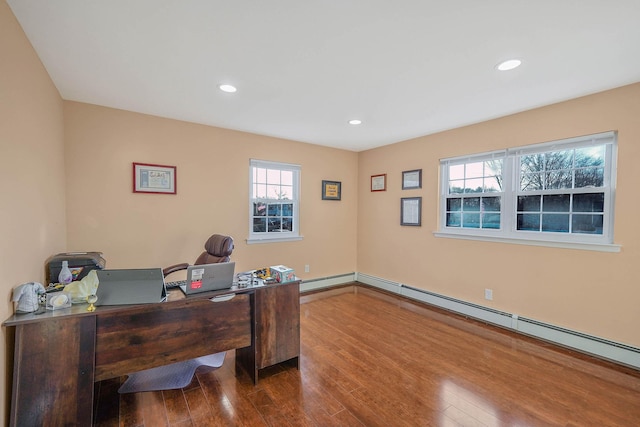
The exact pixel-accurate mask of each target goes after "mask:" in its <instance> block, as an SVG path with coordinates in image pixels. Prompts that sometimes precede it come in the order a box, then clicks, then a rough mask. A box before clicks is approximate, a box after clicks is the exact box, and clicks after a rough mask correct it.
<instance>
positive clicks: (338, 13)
mask: <svg viewBox="0 0 640 427" xmlns="http://www.w3.org/2000/svg"><path fill="white" fill-rule="evenodd" d="M7 3H8V4H9V5H10V6H11V9H12V10H13V12H14V14H15V15H16V17H17V19H18V21H19V22H20V24H21V25H22V28H23V29H24V31H25V33H26V34H27V37H28V38H29V40H30V41H31V43H32V44H33V46H34V48H35V50H36V52H37V53H38V55H39V57H40V59H41V60H42V62H43V64H44V66H45V67H46V69H47V70H48V72H49V74H50V76H51V78H52V79H53V82H54V83H55V85H56V86H57V88H58V90H59V91H60V94H61V96H62V98H64V99H66V100H74V101H81V102H87V103H91V104H98V105H104V106H108V107H114V108H120V109H124V110H130V111H136V112H141V113H146V114H153V115H157V116H162V117H170V118H174V119H179V120H186V121H190V122H196V123H202V124H207V125H212V126H219V127H223V128H229V129H237V130H242V131H247V132H253V133H257V134H262V135H270V136H276V137H282V138H288V139H293V140H296V141H302V142H308V143H313V144H320V145H327V146H331V147H340V148H344V149H348V150H353V151H361V150H365V149H369V148H373V147H377V146H382V145H386V144H391V143H394V142H398V141H402V140H406V139H410V138H413V137H417V136H421V135H427V134H431V133H435V132H439V131H442V130H446V129H452V128H456V127H460V126H464V125H468V124H472V123H477V122H480V121H484V120H487V119H492V118H496V117H500V116H504V115H508V114H511V113H514V112H519V111H524V110H528V109H531V108H535V107H539V106H543V105H547V104H551V103H555V102H558V101H562V100H566V99H570V98H575V97H578V96H582V95H586V94H590V93H594V92H598V91H602V90H606V89H610V88H614V87H618V86H622V85H625V84H629V83H634V82H638V81H640V0H483V1H480V0H449V1H446V0H440V1H435V0H396V1H389V0H302V1H301V0H271V1H261V0H227V1H222V0H180V1H176V0H103V1H96V0H92V1H88V0H55V1H45V0H7ZM513 57H515V58H519V59H521V60H522V61H523V64H522V66H521V67H519V68H517V69H515V70H513V71H509V72H499V71H497V70H495V68H494V67H495V65H496V64H497V63H498V62H500V61H502V60H504V59H508V58H513ZM220 83H231V84H233V85H235V86H237V88H238V91H237V92H236V93H235V94H226V93H223V92H221V91H219V90H218V89H217V85H218V84H220ZM352 118H359V119H361V120H363V124H362V125H359V126H352V125H349V124H348V123H347V122H348V120H349V119H352Z"/></svg>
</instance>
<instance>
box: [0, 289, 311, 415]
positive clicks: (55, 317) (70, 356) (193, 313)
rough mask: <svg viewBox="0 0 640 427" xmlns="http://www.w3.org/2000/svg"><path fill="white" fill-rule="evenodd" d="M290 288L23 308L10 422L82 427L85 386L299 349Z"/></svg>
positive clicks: (249, 363)
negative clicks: (229, 354) (231, 354)
mask: <svg viewBox="0 0 640 427" xmlns="http://www.w3.org/2000/svg"><path fill="white" fill-rule="evenodd" d="M299 284H300V282H292V283H287V284H277V285H268V286H265V287H257V288H245V289H238V290H235V291H232V293H233V294H235V296H234V298H232V299H230V300H222V301H219V302H215V299H214V301H211V300H210V299H213V297H219V296H220V295H222V294H229V293H230V292H229V291H228V290H227V291H219V292H212V293H207V294H201V295H198V296H192V297H189V298H175V292H178V293H179V292H180V291H179V290H178V291H173V296H174V298H170V301H169V302H165V303H158V304H141V305H132V306H117V307H114V306H111V307H97V309H96V311H95V312H93V313H89V312H87V311H86V307H87V306H86V305H79V306H73V307H71V308H69V309H64V310H59V311H49V312H47V313H44V314H41V315H34V314H23V315H16V316H13V317H11V318H9V319H8V320H7V321H5V322H4V323H3V326H5V327H10V328H15V349H14V365H13V387H12V396H11V411H10V425H12V426H14V425H42V426H44V425H78V426H85V425H86V426H90V425H91V422H92V418H93V389H94V382H96V381H101V380H104V379H108V378H114V377H118V376H121V375H126V374H128V373H132V372H136V371H140V370H143V369H149V368H153V367H156V366H162V365H165V364H168V363H174V362H179V361H182V360H187V359H192V358H195V357H199V356H204V355H207V354H212V353H218V352H221V351H228V350H233V349H238V350H237V352H238V353H237V357H236V364H237V367H236V368H242V369H244V370H246V371H247V373H249V375H250V376H251V378H252V379H253V381H254V383H257V381H258V371H259V370H260V369H262V368H264V367H267V366H271V365H273V364H276V363H280V362H283V361H285V360H290V359H296V361H297V363H298V366H299V355H300V303H299Z"/></svg>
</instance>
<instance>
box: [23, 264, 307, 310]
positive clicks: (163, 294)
mask: <svg viewBox="0 0 640 427" xmlns="http://www.w3.org/2000/svg"><path fill="white" fill-rule="evenodd" d="M105 266H106V261H105V259H104V258H103V257H102V253H101V252H65V253H58V254H55V255H52V256H51V257H49V258H48V259H47V260H46V263H45V273H46V274H45V275H46V279H47V281H46V283H48V285H47V286H46V287H45V286H43V285H42V284H40V283H35V282H31V283H25V284H22V285H20V286H18V287H16V288H15V289H14V290H13V296H12V301H14V302H15V312H16V313H18V314H19V313H35V314H40V313H43V312H45V310H60V309H65V308H69V307H71V305H72V304H89V302H88V298H91V299H92V300H93V301H92V303H91V304H90V308H89V311H92V310H94V309H95V308H94V307H93V303H95V305H96V306H99V305H120V304H141V303H155V302H162V301H165V300H166V299H167V291H169V290H172V289H174V288H180V289H181V290H182V292H183V293H184V294H185V295H186V296H189V295H191V294H194V293H200V292H207V291H213V290H222V289H234V288H235V289H238V288H253V287H262V286H266V285H270V284H275V283H289V282H293V281H296V280H297V278H296V276H295V272H294V270H293V269H291V268H289V267H287V266H284V265H275V266H271V267H264V268H260V269H257V270H250V271H245V272H241V273H237V274H235V275H234V267H235V263H234V262H233V261H227V262H221V263H214V264H199V265H192V266H188V268H187V279H186V280H178V281H168V282H165V279H164V275H163V273H164V272H163V271H162V270H161V269H159V268H158V269H121V270H106V269H105ZM141 274H142V275H143V276H144V277H142V278H141V277H140V275H141ZM150 274H151V276H149V275H150ZM147 276H149V277H147ZM56 279H57V280H56ZM102 281H104V282H105V283H104V284H103V286H102V289H100V287H99V286H98V285H99V283H100V282H102ZM107 282H109V283H107ZM141 283H142V284H141ZM116 285H117V286H116ZM143 285H144V286H143ZM156 285H157V287H156ZM150 287H151V288H150ZM107 288H109V289H107ZM116 288H118V289H116ZM144 289H153V292H151V291H149V292H147V291H144ZM155 290H157V292H156V291H155ZM107 291H109V292H107ZM142 291H144V292H142ZM141 292H142V294H141ZM151 294H153V295H151ZM156 294H157V295H156ZM147 295H151V296H152V298H147V297H146V296H147Z"/></svg>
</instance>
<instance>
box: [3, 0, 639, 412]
mask: <svg viewBox="0 0 640 427" xmlns="http://www.w3.org/2000/svg"><path fill="white" fill-rule="evenodd" d="M0 57H1V58H2V61H0V97H1V98H0V149H1V152H2V160H3V165H4V171H5V175H4V176H5V179H4V180H2V181H0V197H1V200H2V205H0V224H1V225H0V227H2V234H1V235H2V245H1V251H2V252H1V253H0V266H1V268H0V272H1V273H2V275H3V282H2V283H1V284H0V291H1V292H2V294H3V295H4V300H3V301H2V302H0V318H2V320H4V319H5V318H7V317H8V316H9V315H10V314H11V313H12V310H13V307H12V304H11V303H10V294H11V289H12V288H13V287H14V286H17V285H19V284H21V283H24V282H27V281H33V280H38V281H43V280H44V261H45V259H46V258H47V257H48V256H50V255H51V254H54V253H57V252H60V251H65V250H70V251H71V250H98V251H102V252H103V253H104V256H105V258H106V259H107V265H108V267H110V268H124V267H140V266H166V265H169V264H172V263H174V262H181V261H193V260H194V259H195V257H196V256H197V255H198V254H199V253H200V250H201V247H202V244H203V242H204V239H206V237H208V236H209V235H210V234H211V233H214V232H221V233H229V234H231V235H232V236H234V238H235V241H236V249H235V251H234V255H233V258H234V260H235V261H236V262H237V263H238V270H244V269H249V268H254V267H258V266H263V265H273V264H276V263H277V264H280V263H282V264H287V265H289V266H291V267H293V268H295V269H296V272H297V274H298V275H299V276H301V277H302V278H303V279H312V278H319V277H326V276H331V275H335V274H343V273H349V272H352V271H359V272H362V273H366V274H370V275H373V276H377V277H381V278H384V279H389V280H393V281H398V282H401V283H405V284H408V285H411V286H414V287H418V288H423V289H427V290H430V291H433V292H437V293H440V294H443V295H448V296H452V297H455V298H459V299H463V300H466V301H470V302H475V303H478V304H482V305H488V306H491V307H494V308H496V309H500V310H505V311H508V312H514V313H517V314H520V315H523V316H527V317H531V318H534V319H538V320H541V321H545V322H549V323H553V324H556V325H559V326H564V327H567V328H570V329H574V330H578V331H583V332H586V333H589V334H593V335H596V336H601V337H603V338H607V339H611V340H615V341H620V342H623V343H627V344H630V345H634V346H640V336H638V334H637V325H639V324H640V310H638V309H637V302H638V301H639V300H640V290H639V289H640V288H639V287H638V286H637V271H638V268H637V263H638V260H640V257H639V255H640V243H639V242H640V227H638V223H637V219H636V218H637V216H638V215H637V212H638V211H639V210H640V206H639V204H640V202H638V200H639V199H638V197H637V196H636V195H635V192H634V187H635V186H636V185H637V183H639V182H640V176H639V175H640V168H637V167H635V166H634V165H633V164H632V162H633V161H634V160H635V159H637V158H640V156H639V154H640V153H639V151H640V144H639V143H638V141H640V121H639V120H637V117H638V115H639V113H640V84H635V85H631V86H627V87H624V88H620V89H616V90H612V91H608V92H604V93H600V94H596V95H592V96H588V97H585V98H580V99H576V100H572V101H569V102H565V103H561V104H557V105H553V106H549V107H544V108H540V109H537V110H533V111H529V112H525V113H522V114H517V115H513V116H510V117H505V118H502V119H497V120H493V121H489V122H485V123H481V124H478V125H474V126H468V127H465V128H461V129H456V130H452V131H448V132H443V133H440V134H437V135H431V136H425V137H422V138H417V139H415V140H411V141H406V142H403V143H399V144H394V145H392V146H388V147H382V148H379V149H375V150H370V151H366V152H362V153H352V152H347V151H342V150H335V149H330V148H325V147H319V146H314V145H309V144H301V143H296V142H292V141H286V140H281V139H276V138H269V137H263V136H257V135H252V134H247V133H242V132H236V131H230V130H223V129H218V128H212V127H207V126H201V125H197V124H192V123H185V122H179V121H175V120H168V119H162V118H158V117H151V116H145V115H141V114H135V113H130V112H125V111H120V110H114V109H109V108H104V107H97V106H92V105H87V104H80V103H75V102H63V101H62V100H61V98H60V96H59V94H58V92H57V90H56V88H55V87H54V86H53V84H52V82H51V80H50V79H49V77H48V75H47V73H46V71H45V70H44V68H43V67H42V65H41V63H40V61H39V59H38V58H37V56H36V54H35V52H34V51H33V49H32V47H31V46H30V44H29V42H28V40H27V39H26V37H25V36H24V33H23V32H22V30H21V28H20V27H19V25H18V24H17V22H16V20H15V18H14V16H13V14H12V13H11V11H10V9H9V7H8V6H7V4H6V2H5V1H1V2H0ZM607 130H617V131H618V132H619V159H618V187H617V194H616V212H615V242H616V243H618V244H621V245H622V251H621V252H620V253H600V252H588V251H578V250H568V249H553V248H545V247H529V246H518V245H510V244H502V243H488V242H472V241H462V240H451V239H442V238H435V237H434V236H433V234H432V233H433V231H435V230H436V229H437V226H438V224H437V212H438V210H437V209H438V205H437V200H438V161H439V159H440V158H443V157H452V156H457V155H463V154H467V153H475V152H482V151H487V150H493V149H499V148H506V147H513V146H519V145H525V144H533V143H538V142H544V141H549V140H555V139H561V138H568V137H572V136H577V135H584V134H589V133H596V132H603V131H607ZM250 158H258V159H264V160H278V161H284V162H290V163H297V164H300V165H301V166H302V205H301V223H302V227H301V231H302V234H303V236H304V239H303V240H302V241H299V242H289V243H279V244H263V245H247V244H246V242H245V239H246V237H247V234H248V226H247V223H248V207H247V197H248V163H249V159H250ZM134 161H136V162H146V163H157V164H167V165H174V166H177V168H178V173H177V176H178V194H177V195H149V194H134V193H132V191H131V187H132V182H131V181H132V170H131V169H132V165H131V164H132V162H134ZM418 168H421V169H422V170H423V188H422V189H420V190H405V191H402V190H401V189H400V188H401V172H402V171H403V170H410V169H418ZM379 173H386V174H387V178H388V182H387V188H388V190H387V191H385V192H379V193H372V192H370V191H369V180H370V176H371V175H374V174H379ZM323 179H330V180H338V181H342V201H340V202H335V201H322V200H321V198H320V183H321V181H322V180H323ZM407 196H422V197H423V217H422V227H401V226H400V225H399V220H400V218H399V204H400V198H401V197H407ZM305 264H309V265H310V266H311V271H310V273H308V274H305V273H304V265H305ZM485 288H491V289H493V291H494V300H493V301H492V302H489V301H485V300H484V299H483V294H484V289H485ZM6 334H7V331H6V330H5V329H2V338H3V339H2V341H1V343H2V344H1V345H2V348H1V349H0V366H1V367H3V369H2V370H1V371H0V384H2V385H3V393H2V395H3V396H4V399H3V402H2V407H1V408H0V419H4V417H5V416H6V413H7V402H8V393H4V391H5V390H8V389H7V382H8V380H9V379H10V378H8V376H7V372H8V371H7V369H6V366H7V364H8V363H9V362H10V357H6V356H7V348H6V342H7V338H8V337H7V335H6Z"/></svg>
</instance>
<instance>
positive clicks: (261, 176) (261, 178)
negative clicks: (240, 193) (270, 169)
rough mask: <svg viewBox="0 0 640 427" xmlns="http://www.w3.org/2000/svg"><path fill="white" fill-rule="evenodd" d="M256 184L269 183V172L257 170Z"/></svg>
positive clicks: (261, 169)
mask: <svg viewBox="0 0 640 427" xmlns="http://www.w3.org/2000/svg"><path fill="white" fill-rule="evenodd" d="M255 170H256V173H255V176H256V178H255V182H259V183H262V184H265V183H266V182H267V170H266V169H264V168H256V169H255Z"/></svg>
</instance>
